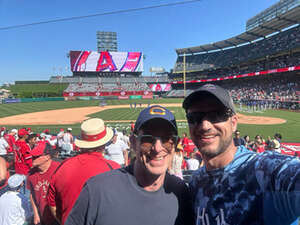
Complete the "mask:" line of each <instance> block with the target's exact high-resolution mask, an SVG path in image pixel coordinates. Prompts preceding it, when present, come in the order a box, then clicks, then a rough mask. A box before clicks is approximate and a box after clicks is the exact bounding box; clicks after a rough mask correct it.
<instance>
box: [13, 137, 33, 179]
mask: <svg viewBox="0 0 300 225" xmlns="http://www.w3.org/2000/svg"><path fill="white" fill-rule="evenodd" d="M30 151H31V149H30V147H29V145H28V144H27V143H26V142H25V141H23V140H17V141H16V149H15V150H14V152H15V172H16V173H18V174H24V175H27V174H28V172H29V170H30V168H31V166H32V155H31V154H30Z"/></svg>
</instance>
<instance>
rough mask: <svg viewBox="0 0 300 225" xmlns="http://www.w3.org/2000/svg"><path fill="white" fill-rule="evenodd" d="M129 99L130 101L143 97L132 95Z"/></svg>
mask: <svg viewBox="0 0 300 225" xmlns="http://www.w3.org/2000/svg"><path fill="white" fill-rule="evenodd" d="M129 98H130V99H141V98H142V96H141V95H131V96H130V97H129Z"/></svg>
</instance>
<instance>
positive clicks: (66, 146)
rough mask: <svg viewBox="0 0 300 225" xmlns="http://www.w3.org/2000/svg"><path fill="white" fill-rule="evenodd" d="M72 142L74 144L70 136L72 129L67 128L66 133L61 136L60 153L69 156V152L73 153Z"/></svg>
mask: <svg viewBox="0 0 300 225" xmlns="http://www.w3.org/2000/svg"><path fill="white" fill-rule="evenodd" d="M73 142H74V138H73V135H72V128H71V127H69V128H67V132H66V133H64V134H63V138H62V147H61V148H62V152H63V153H64V154H67V155H69V154H71V152H72V151H73Z"/></svg>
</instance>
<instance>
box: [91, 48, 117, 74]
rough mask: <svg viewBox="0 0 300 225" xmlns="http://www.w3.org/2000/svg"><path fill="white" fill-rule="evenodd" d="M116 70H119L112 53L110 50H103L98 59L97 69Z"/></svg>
mask: <svg viewBox="0 0 300 225" xmlns="http://www.w3.org/2000/svg"><path fill="white" fill-rule="evenodd" d="M104 70H109V71H115V70H117V67H116V66H115V64H114V62H113V60H112V57H111V55H110V54H109V52H101V54H100V58H99V60H98V64H97V68H96V71H104Z"/></svg>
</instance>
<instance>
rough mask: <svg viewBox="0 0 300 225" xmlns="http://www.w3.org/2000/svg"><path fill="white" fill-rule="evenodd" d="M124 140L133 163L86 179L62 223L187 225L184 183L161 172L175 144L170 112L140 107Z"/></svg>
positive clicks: (187, 213) (187, 204)
mask: <svg viewBox="0 0 300 225" xmlns="http://www.w3.org/2000/svg"><path fill="white" fill-rule="evenodd" d="M130 140H131V144H132V147H133V149H134V150H135V151H136V160H135V162H134V164H133V165H130V166H128V167H124V168H122V169H119V170H114V171H110V172H107V173H104V174H99V175H97V176H95V177H93V178H91V179H89V180H88V181H87V183H86V184H85V186H84V188H83V189H82V191H81V193H80V196H79V198H78V199H77V202H76V204H75V206H74V208H73V210H72V212H71V214H70V215H69V217H68V219H67V222H66V225H71V224H72V225H77V224H78V225H79V224H80V225H87V224H94V225H108V224H111V225H112V224H123V225H126V224H128V225H141V224H143V225H174V224H185V225H189V224H191V223H190V221H191V220H192V218H193V217H192V215H190V213H192V210H191V209H190V208H189V207H190V206H191V204H190V202H189V198H188V196H189V195H188V192H187V186H186V185H185V183H184V182H183V181H182V180H180V179H179V178H177V177H175V176H172V175H170V174H168V173H166V171H167V168H168V166H169V164H170V161H171V159H172V154H173V152H174V149H175V146H176V145H177V143H178V136H177V126H176V122H175V118H174V116H173V114H172V113H171V112H170V111H169V110H167V109H166V108H163V107H161V106H158V105H156V106H152V107H149V108H146V109H144V110H143V111H141V113H140V114H139V116H138V118H137V121H136V123H135V129H134V133H133V134H132V135H131V137H130Z"/></svg>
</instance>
